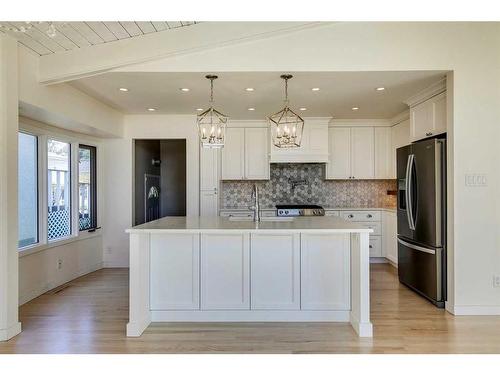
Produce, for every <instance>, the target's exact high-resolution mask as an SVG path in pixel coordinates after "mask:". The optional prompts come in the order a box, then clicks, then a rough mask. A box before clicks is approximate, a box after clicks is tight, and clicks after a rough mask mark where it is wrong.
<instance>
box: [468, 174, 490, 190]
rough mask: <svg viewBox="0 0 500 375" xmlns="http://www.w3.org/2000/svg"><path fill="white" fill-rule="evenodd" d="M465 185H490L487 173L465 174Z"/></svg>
mask: <svg viewBox="0 0 500 375" xmlns="http://www.w3.org/2000/svg"><path fill="white" fill-rule="evenodd" d="M465 186H469V187H484V186H488V179H487V177H486V175H485V174H478V173H473V174H466V175H465Z"/></svg>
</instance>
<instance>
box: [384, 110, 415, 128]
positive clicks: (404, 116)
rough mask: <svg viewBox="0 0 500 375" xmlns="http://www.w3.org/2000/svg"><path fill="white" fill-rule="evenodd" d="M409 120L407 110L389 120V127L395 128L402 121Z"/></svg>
mask: <svg viewBox="0 0 500 375" xmlns="http://www.w3.org/2000/svg"><path fill="white" fill-rule="evenodd" d="M409 119H410V110H409V109H407V110H405V111H404V112H401V113H399V114H397V115H396V116H394V117H393V118H391V119H390V120H389V122H390V123H391V126H395V125H397V124H399V123H401V122H403V121H406V120H409Z"/></svg>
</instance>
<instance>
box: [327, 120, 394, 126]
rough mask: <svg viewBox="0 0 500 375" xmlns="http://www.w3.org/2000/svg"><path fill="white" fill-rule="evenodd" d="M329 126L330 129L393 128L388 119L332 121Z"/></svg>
mask: <svg viewBox="0 0 500 375" xmlns="http://www.w3.org/2000/svg"><path fill="white" fill-rule="evenodd" d="M328 125H329V126H330V127H337V126H341V127H342V126H346V127H358V126H359V127H367V126H370V127H384V126H391V121H390V120H388V119H332V120H330V122H329V124H328Z"/></svg>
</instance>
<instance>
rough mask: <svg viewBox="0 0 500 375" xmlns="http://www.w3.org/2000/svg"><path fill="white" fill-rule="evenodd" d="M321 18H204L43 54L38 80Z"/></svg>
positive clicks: (66, 77) (258, 35) (265, 34)
mask: <svg viewBox="0 0 500 375" xmlns="http://www.w3.org/2000/svg"><path fill="white" fill-rule="evenodd" d="M325 24H328V23H324V22H323V23H319V22H203V23H199V24H196V25H193V26H189V27H179V28H176V29H171V30H166V31H162V32H157V33H151V34H147V35H141V36H138V37H135V38H128V39H123V40H118V41H114V42H109V43H103V44H98V45H94V46H90V47H85V48H78V49H74V50H71V51H66V52H60V53H54V54H50V55H46V56H41V57H40V64H39V82H40V83H42V84H54V83H61V82H66V81H71V80H75V79H79V78H83V77H88V76H92V75H96V74H101V73H105V72H108V71H110V70H113V69H116V68H120V67H124V66H128V65H133V64H139V63H145V62H150V61H154V60H158V59H163V58H166V57H171V56H178V55H183V54H188V53H194V52H199V51H203V50H207V49H211V48H217V47H222V46H227V45H232V44H236V43H242V42H248V41H253V40H259V39H264V38H270V37H274V36H279V35H282V34H283V33H289V32H292V31H299V30H302V29H306V28H311V27H317V26H320V25H325Z"/></svg>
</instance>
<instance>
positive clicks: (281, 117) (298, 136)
mask: <svg viewBox="0 0 500 375" xmlns="http://www.w3.org/2000/svg"><path fill="white" fill-rule="evenodd" d="M269 124H270V126H271V135H272V137H273V143H274V145H275V146H276V147H280V148H293V147H300V144H301V142H302V133H303V131H304V120H303V119H302V117H300V116H299V115H297V114H296V113H295V112H294V111H292V110H291V109H290V108H289V107H288V106H285V108H283V109H282V110H281V111H279V112H277V113H275V114H274V115H271V116H269Z"/></svg>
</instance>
